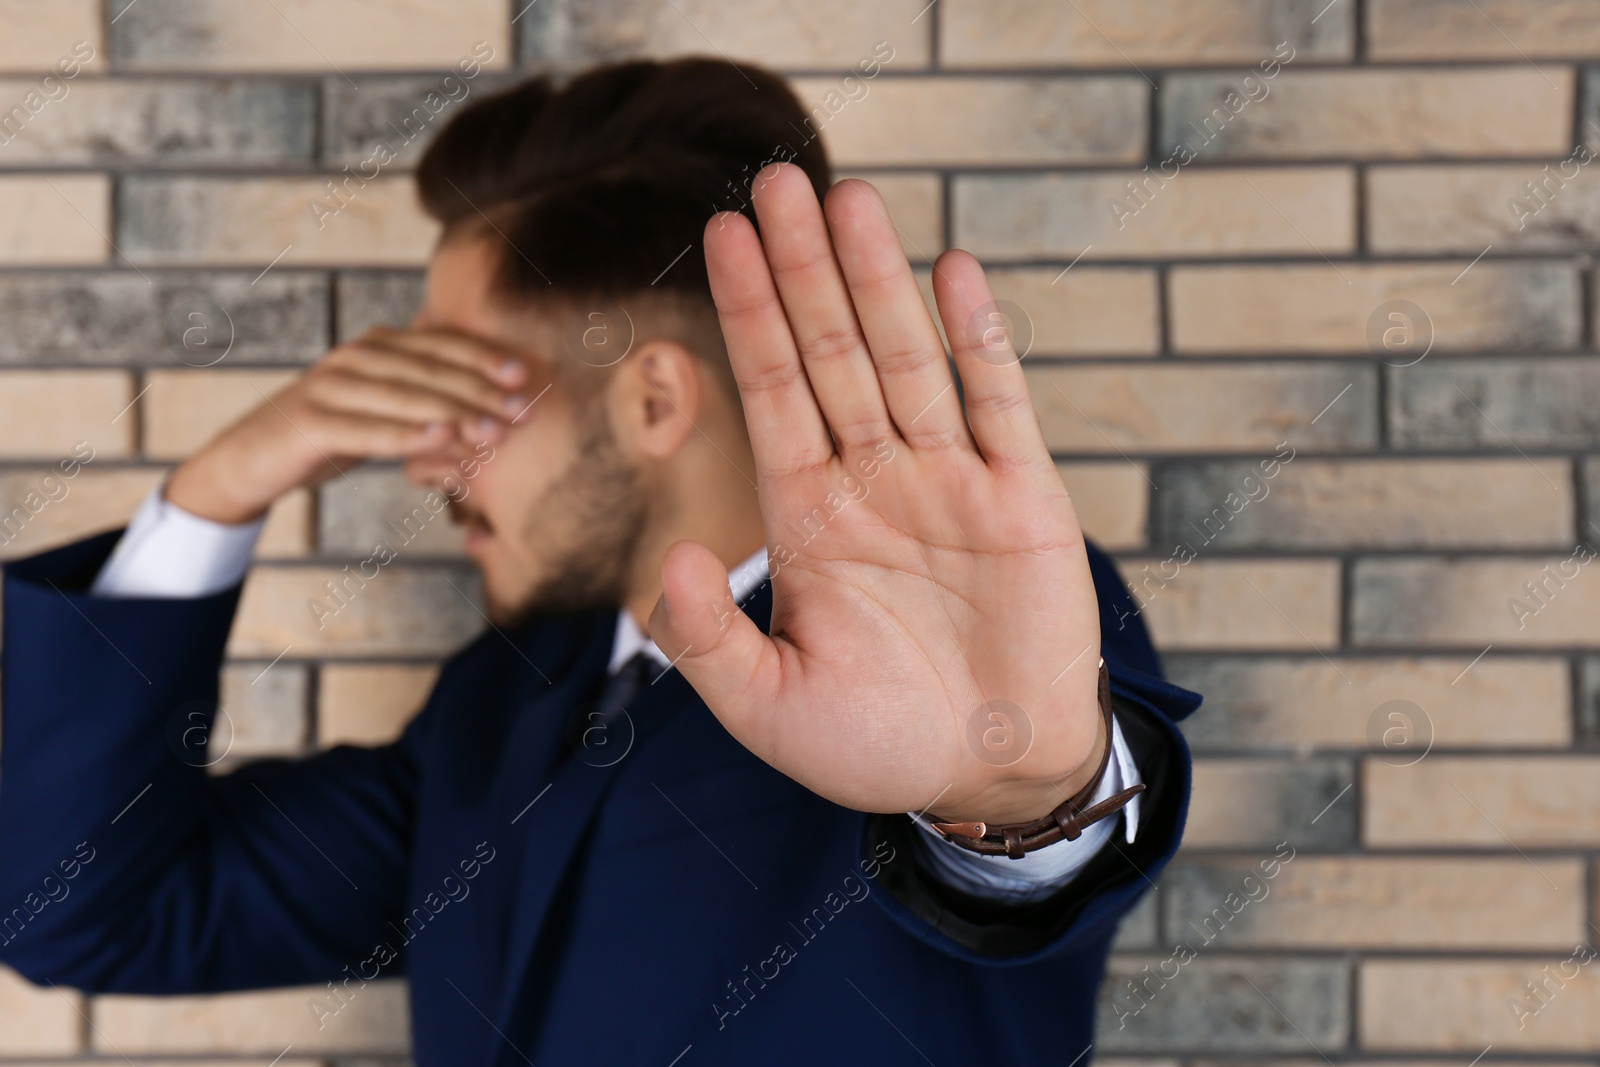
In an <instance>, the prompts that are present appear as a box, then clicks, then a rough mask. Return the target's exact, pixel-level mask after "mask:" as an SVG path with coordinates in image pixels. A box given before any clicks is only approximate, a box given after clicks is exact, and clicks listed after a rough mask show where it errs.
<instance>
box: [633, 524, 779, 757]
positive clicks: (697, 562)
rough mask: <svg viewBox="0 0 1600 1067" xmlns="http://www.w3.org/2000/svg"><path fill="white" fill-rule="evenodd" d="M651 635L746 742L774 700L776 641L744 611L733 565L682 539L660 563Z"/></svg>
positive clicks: (776, 686)
mask: <svg viewBox="0 0 1600 1067" xmlns="http://www.w3.org/2000/svg"><path fill="white" fill-rule="evenodd" d="M649 630H650V638H651V640H653V641H654V642H655V643H656V645H657V646H658V647H659V648H660V649H661V651H662V652H665V653H666V655H667V658H668V659H669V660H671V661H672V663H673V665H674V666H675V667H677V669H678V670H679V671H681V672H682V674H683V676H684V678H686V679H687V680H688V682H689V684H690V685H692V686H694V688H695V691H696V692H698V693H699V694H700V696H701V698H702V699H704V700H705V702H706V706H707V707H709V708H710V709H711V711H712V712H713V713H714V714H715V715H716V716H717V718H718V719H721V720H722V723H723V725H724V726H726V727H727V728H728V731H729V732H730V733H732V734H733V735H734V736H735V737H738V738H739V739H740V740H741V741H744V740H745V739H746V736H747V734H746V733H745V731H744V730H742V729H741V727H746V726H749V725H753V723H752V720H753V718H754V716H755V715H756V713H757V712H758V711H759V709H761V708H764V707H771V706H772V698H773V696H774V695H775V694H776V693H777V690H778V684H779V678H780V668H779V662H778V650H777V646H776V645H774V644H773V641H772V639H771V638H770V637H768V636H767V635H766V634H764V633H762V632H761V629H760V627H758V626H757V625H756V624H755V623H754V622H752V621H751V619H750V616H748V615H746V614H745V613H744V612H743V611H741V610H739V605H738V604H737V603H735V602H734V599H733V594H732V592H731V591H730V590H729V587H728V569H727V568H726V567H724V566H723V565H722V561H721V560H719V559H718V558H717V557H716V555H715V554H714V553H713V552H712V551H711V550H710V549H709V548H707V547H706V546H704V545H702V544H699V543H698V542H695V541H679V542H677V543H676V544H674V545H673V546H672V547H671V548H669V549H667V554H666V557H665V558H664V559H663V560H662V562H661V599H660V600H658V601H657V602H656V606H655V610H654V611H652V612H651V613H650V621H649Z"/></svg>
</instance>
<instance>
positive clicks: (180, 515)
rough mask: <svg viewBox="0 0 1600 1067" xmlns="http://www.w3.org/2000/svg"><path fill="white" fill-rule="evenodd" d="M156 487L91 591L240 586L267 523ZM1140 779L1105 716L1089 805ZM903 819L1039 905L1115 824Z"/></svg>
mask: <svg viewBox="0 0 1600 1067" xmlns="http://www.w3.org/2000/svg"><path fill="white" fill-rule="evenodd" d="M165 488H166V484H165V482H164V481H163V482H162V484H160V485H157V486H156V487H155V488H154V489H152V490H151V491H150V494H149V495H148V496H146V497H145V499H144V501H143V502H142V503H141V504H140V505H139V509H138V511H136V512H135V513H134V516H133V518H132V520H130V521H129V523H128V527H127V529H126V531H124V533H123V535H122V537H121V539H119V540H118V541H117V544H116V547H115V548H114V549H113V550H112V552H111V555H110V557H109V558H107V560H106V562H105V565H104V566H103V567H101V569H100V573H99V574H98V575H96V576H95V580H94V584H93V585H92V586H91V587H90V592H91V593H93V594H95V595H97V596H109V597H200V596H208V595H210V594H212V593H217V592H221V591H222V590H224V589H227V588H229V587H231V586H233V585H236V584H238V583H239V582H241V581H243V580H244V576H245V573H246V572H247V571H248V570H249V568H250V557H251V553H252V552H253V551H254V550H255V543H256V539H257V537H259V536H260V534H261V528H262V526H263V525H265V523H266V518H265V517H264V516H263V517H262V518H260V519H256V520H254V521H253V522H246V523H237V524H231V523H218V522H212V521H211V520H209V519H202V518H200V517H199V516H197V515H193V514H191V513H189V512H187V511H185V510H183V509H182V508H180V507H178V506H177V505H176V504H173V503H172V502H171V501H169V500H167V499H166V496H165V495H164V491H165ZM768 579H769V572H768V567H767V551H766V549H765V548H761V549H758V550H757V551H756V552H755V553H754V554H753V555H751V556H750V558H749V559H747V560H745V561H744V562H743V563H741V564H739V566H737V567H735V568H734V569H733V570H732V571H731V572H729V575H728V585H729V589H730V591H731V592H732V594H733V598H734V600H735V601H736V602H738V603H743V602H744V601H745V600H746V599H747V598H748V597H749V596H750V595H751V594H752V593H754V592H755V591H756V590H757V589H759V588H760V587H761V586H762V585H763V584H765V583H766V582H767V581H768ZM639 652H644V653H645V654H646V655H648V656H650V657H651V658H652V659H654V660H655V661H656V662H657V663H659V664H661V665H662V666H663V667H670V663H669V662H668V660H667V657H666V655H665V654H664V653H663V652H662V651H661V649H659V648H657V647H656V643H655V642H654V641H652V640H650V638H649V637H648V636H646V635H645V633H644V632H643V631H642V630H640V629H639V625H638V623H636V622H634V621H633V616H632V615H631V614H630V613H629V612H627V611H626V610H621V611H618V612H617V625H616V634H615V637H614V638H613V640H612V645H611V659H610V664H609V666H608V668H607V669H608V670H610V671H613V672H614V671H615V670H616V669H617V668H618V667H620V666H621V665H622V664H624V663H626V662H627V661H628V660H630V659H632V658H633V656H634V655H636V654H637V653H639ZM1140 781H1141V779H1140V777H1139V769H1138V767H1137V766H1136V765H1135V764H1134V761H1133V754H1132V752H1130V751H1129V749H1128V744H1127V741H1126V740H1125V739H1124V738H1123V735H1122V726H1121V724H1120V723H1118V722H1117V721H1116V719H1115V717H1113V719H1112V733H1111V754H1110V757H1109V759H1108V762H1107V766H1106V773H1105V776H1104V777H1103V778H1102V779H1101V782H1100V788H1099V789H1098V790H1097V791H1096V793H1095V797H1094V801H1095V802H1096V803H1098V802H1099V801H1101V800H1104V799H1105V798H1106V797H1109V796H1111V795H1112V794H1113V793H1116V792H1119V791H1121V790H1123V789H1126V788H1129V787H1130V786H1133V785H1137V784H1138V783H1139V782H1140ZM1140 799H1141V797H1140V796H1135V797H1134V798H1133V799H1132V800H1131V801H1129V802H1128V804H1127V805H1126V806H1125V807H1124V808H1123V815H1124V819H1123V821H1124V824H1125V825H1126V827H1127V839H1128V841H1130V842H1131V841H1132V840H1133V839H1134V835H1135V833H1136V832H1137V831H1138V828H1139V801H1140ZM908 814H909V815H911V817H912V818H913V819H915V820H916V822H917V824H918V825H919V826H921V827H922V829H923V833H920V834H918V835H917V841H918V845H917V847H918V850H919V852H920V858H921V859H922V861H923V867H924V869H926V870H928V871H930V872H932V873H933V874H935V875H936V876H937V877H939V878H940V879H941V880H943V881H944V882H945V883H946V884H948V885H951V886H953V887H955V888H957V889H960V890H963V891H965V892H968V893H971V894H973V895H975V896H981V897H985V898H988V899H991V900H1000V901H1005V902H1009V903H1017V904H1022V903H1028V902H1031V901H1036V900H1042V899H1044V898H1045V897H1048V896H1050V895H1051V894H1052V893H1054V892H1056V891H1057V890H1059V889H1060V888H1062V887H1063V886H1064V885H1066V883H1067V882H1069V881H1071V879H1072V878H1073V876H1074V875H1076V874H1077V873H1078V871H1079V870H1081V869H1082V868H1083V866H1084V865H1085V864H1087V863H1088V862H1089V860H1090V859H1092V858H1093V857H1094V855H1095V854H1096V853H1097V852H1099V851H1100V849H1101V848H1102V847H1104V845H1105V844H1106V842H1107V841H1109V840H1110V839H1111V834H1112V830H1113V828H1114V827H1115V825H1116V822H1117V820H1116V818H1115V817H1112V818H1107V819H1102V820H1100V821H1099V822H1097V823H1094V824H1092V825H1091V826H1089V828H1088V829H1086V830H1084V832H1083V834H1082V835H1081V836H1080V837H1079V838H1078V839H1077V840H1075V841H1061V842H1058V843H1056V844H1054V845H1050V846H1048V847H1046V848H1042V849H1039V850H1037V851H1035V852H1030V853H1028V854H1027V855H1026V856H1024V857H1023V858H1022V859H1018V860H1014V859H1010V858H1008V857H1005V856H984V855H979V854H978V853H976V852H969V851H967V850H966V849H964V848H960V847H958V846H956V845H954V844H951V843H950V842H949V841H946V840H945V839H944V838H943V837H942V836H941V835H940V834H939V832H938V831H937V830H934V829H933V828H932V826H931V825H930V820H929V819H928V818H927V817H926V816H925V815H922V814H920V813H916V812H909V813H908Z"/></svg>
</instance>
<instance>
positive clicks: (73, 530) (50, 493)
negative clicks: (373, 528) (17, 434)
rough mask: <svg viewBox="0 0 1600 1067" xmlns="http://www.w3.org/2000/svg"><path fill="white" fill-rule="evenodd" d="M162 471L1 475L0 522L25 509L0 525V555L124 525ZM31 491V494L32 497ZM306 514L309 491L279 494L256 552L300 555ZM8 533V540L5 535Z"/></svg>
mask: <svg viewBox="0 0 1600 1067" xmlns="http://www.w3.org/2000/svg"><path fill="white" fill-rule="evenodd" d="M164 474H165V471H164V470H163V469H159V468H149V467H122V468H110V469H95V468H94V467H92V466H87V467H83V468H81V469H80V470H79V472H78V473H77V474H76V475H75V476H74V477H72V478H66V477H63V472H62V471H61V469H60V468H59V467H41V468H35V469H29V468H23V469H19V470H15V471H9V472H6V473H4V474H0V521H3V519H4V518H5V517H6V516H10V515H12V513H13V509H14V508H17V507H22V508H24V509H25V510H27V511H28V512H29V513H30V514H29V518H28V520H27V522H25V523H19V524H17V525H16V526H15V527H12V526H6V527H0V558H4V559H15V558H18V557H21V556H27V555H31V554H33V553H34V552H40V551H43V550H44V549H45V548H47V547H49V546H52V545H59V544H65V543H67V542H69V541H75V540H77V539H79V538H81V537H87V536H89V535H90V534H93V533H99V532H101V531H104V530H111V529H115V528H117V527H119V526H124V525H126V524H127V522H128V520H129V519H130V518H132V517H133V513H134V511H135V509H137V508H138V506H139V503H140V502H141V501H142V500H143V499H144V498H145V496H146V495H147V494H148V493H149V492H150V490H151V489H152V488H153V487H154V486H155V484H156V483H157V482H159V481H160V480H161V478H162V476H163V475H164ZM30 493H32V494H34V496H33V497H32V498H31V501H30V497H29V494H30ZM41 505H42V506H41ZM35 507H37V508H38V510H37V511H34V510H33V509H34V508H35ZM310 518H311V505H310V496H309V494H307V493H306V491H305V490H301V489H297V490H295V491H294V492H292V493H289V494H288V495H286V496H283V497H281V498H279V500H278V502H277V503H276V504H274V505H273V507H272V510H271V511H270V512H268V514H267V524H266V526H265V527H263V528H262V531H261V537H260V539H259V540H258V541H257V542H256V554H257V555H258V556H260V557H262V558H265V559H278V558H284V557H292V556H303V555H305V554H306V552H307V551H309V549H310V547H311V544H310V542H311V534H310ZM7 535H9V536H10V537H11V540H9V541H7V540H5V538H6V536H7Z"/></svg>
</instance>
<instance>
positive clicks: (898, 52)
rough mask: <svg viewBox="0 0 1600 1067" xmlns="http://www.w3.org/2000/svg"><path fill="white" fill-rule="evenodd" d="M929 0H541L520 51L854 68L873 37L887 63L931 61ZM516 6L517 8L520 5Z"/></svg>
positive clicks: (547, 59)
mask: <svg viewBox="0 0 1600 1067" xmlns="http://www.w3.org/2000/svg"><path fill="white" fill-rule="evenodd" d="M926 3H927V0H878V2H877V3H870V4H863V3H860V2H859V0H813V2H812V3H809V4H792V3H787V2H783V0H746V2H745V3H743V4H741V5H739V7H738V8H737V10H735V9H732V8H728V7H726V6H725V4H724V3H723V0H676V2H675V3H672V4H660V3H656V2H655V0H540V2H539V3H537V4H532V5H529V6H528V7H527V11H526V13H525V14H523V15H522V16H521V18H520V19H519V20H518V22H517V26H518V28H520V29H521V31H522V35H521V37H522V59H523V61H524V62H532V63H540V64H543V63H561V64H572V65H584V64H588V63H594V62H599V61H602V60H619V59H632V58H634V57H637V56H640V55H646V56H668V55H677V54H682V53H684V52H693V53H697V54H719V55H725V56H730V57H732V58H733V59H736V60H737V59H749V60H753V61H755V62H759V63H761V64H763V65H765V66H769V67H773V68H776V69H778V70H790V69H803V70H818V69H839V70H846V69H851V68H854V67H855V65H856V64H857V63H858V62H860V61H861V60H863V59H867V58H870V57H871V56H872V50H873V46H874V45H876V44H877V43H878V42H879V41H884V42H887V43H888V44H889V45H890V46H891V47H892V48H893V49H894V58H893V60H892V61H891V62H890V63H889V64H888V66H889V69H891V70H907V69H916V68H919V67H926V66H927V65H928V34H927V32H926V30H927V26H926V22H927V20H926V19H924V20H923V23H922V24H918V25H913V24H912V21H911V20H912V19H914V18H916V17H917V13H918V11H920V10H921V9H922V8H923V7H924V6H925V5H926ZM519 9H520V8H519Z"/></svg>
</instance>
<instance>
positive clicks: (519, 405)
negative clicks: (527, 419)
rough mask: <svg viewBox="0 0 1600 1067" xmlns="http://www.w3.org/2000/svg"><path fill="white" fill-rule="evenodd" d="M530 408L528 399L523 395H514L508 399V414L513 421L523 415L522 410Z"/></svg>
mask: <svg viewBox="0 0 1600 1067" xmlns="http://www.w3.org/2000/svg"><path fill="white" fill-rule="evenodd" d="M527 406H528V398H527V397H525V396H523V395H522V394H521V393H512V394H511V395H510V396H508V397H506V414H508V415H510V416H511V417H512V418H513V419H514V418H516V417H517V416H518V415H521V414H522V409H523V408H525V407H527Z"/></svg>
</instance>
